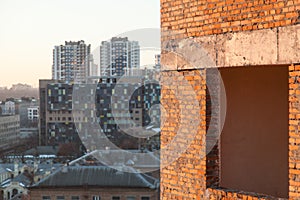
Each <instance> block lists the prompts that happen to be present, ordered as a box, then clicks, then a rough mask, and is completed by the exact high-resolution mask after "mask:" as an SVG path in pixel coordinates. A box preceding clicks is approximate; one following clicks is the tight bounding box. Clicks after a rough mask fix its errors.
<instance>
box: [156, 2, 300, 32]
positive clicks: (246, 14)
mask: <svg viewBox="0 0 300 200" xmlns="http://www.w3.org/2000/svg"><path fill="white" fill-rule="evenodd" d="M299 10H300V1H299V0H209V1H206V0H199V1H195V0H193V1H190V0H176V1H174V0H161V27H162V30H163V31H169V30H172V31H175V32H177V33H180V35H181V37H191V36H193V37H195V36H196V37H197V36H203V35H211V34H221V33H227V32H238V31H245V30H257V29H264V28H273V27H279V26H288V25H291V24H295V23H297V22H299V21H298V18H299V12H298V11H299Z"/></svg>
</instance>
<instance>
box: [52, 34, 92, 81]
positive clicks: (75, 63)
mask: <svg viewBox="0 0 300 200" xmlns="http://www.w3.org/2000/svg"><path fill="white" fill-rule="evenodd" d="M90 53H91V45H90V44H89V45H87V44H85V42H84V41H83V40H81V41H77V42H74V41H70V42H68V41H66V42H65V45H59V46H55V47H54V49H53V65H52V79H53V80H60V81H64V82H68V83H71V82H74V81H76V82H85V81H86V77H87V76H88V73H89V70H90Z"/></svg>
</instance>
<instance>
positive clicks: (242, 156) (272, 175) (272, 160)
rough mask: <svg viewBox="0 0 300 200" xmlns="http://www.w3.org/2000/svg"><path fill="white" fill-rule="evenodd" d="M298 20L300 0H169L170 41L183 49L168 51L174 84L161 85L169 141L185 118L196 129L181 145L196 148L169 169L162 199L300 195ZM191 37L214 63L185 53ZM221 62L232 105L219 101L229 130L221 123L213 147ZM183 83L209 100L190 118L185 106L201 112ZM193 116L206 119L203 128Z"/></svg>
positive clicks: (164, 21)
mask: <svg viewBox="0 0 300 200" xmlns="http://www.w3.org/2000/svg"><path fill="white" fill-rule="evenodd" d="M299 23H300V1H299V0H205V1H204V0H161V28H162V44H164V43H170V41H171V43H172V44H173V46H172V45H171V46H172V48H173V50H174V52H179V53H178V54H176V53H174V52H173V53H172V52H171V53H170V51H167V50H163V52H162V75H163V77H172V79H173V80H174V81H173V85H172V87H167V86H162V104H163V106H164V108H165V110H166V112H167V113H169V114H168V115H166V116H165V117H166V120H165V123H164V126H163V127H162V133H161V142H162V147H165V146H166V145H167V144H168V143H169V142H170V141H172V139H173V138H174V137H175V136H176V134H178V127H179V126H180V125H181V124H180V123H186V125H187V124H188V125H187V126H186V127H190V128H187V130H184V131H186V132H193V131H195V137H194V138H193V141H192V142H191V144H188V143H187V142H186V141H185V140H180V142H178V144H177V145H178V146H181V145H182V146H185V145H187V146H188V148H187V149H186V151H185V152H183V153H182V154H181V155H180V157H179V158H178V159H176V161H174V162H172V163H171V164H169V165H165V166H163V167H162V169H161V199H164V200H171V199H273V198H275V199H276V198H284V199H300V153H299V152H300V151H299V147H300V133H299V129H300V65H299V63H300V51H299V49H300V25H298V24H299ZM170 32H172V34H165V33H170ZM184 39H189V40H192V41H194V42H195V43H197V44H199V46H200V47H201V48H202V49H203V50H205V52H207V55H206V56H208V57H209V58H210V59H211V61H212V63H210V64H208V65H209V66H204V65H205V64H207V63H208V62H203V63H204V64H203V65H201V59H203V57H201V56H202V55H199V60H200V61H199V62H197V61H195V59H194V55H193V56H192V59H193V61H192V62H190V58H184V57H188V56H189V55H188V54H187V55H185V56H184V55H183V56H182V55H181V56H180V48H181V47H182V45H181V44H178V45H177V46H176V42H177V43H180V42H182V41H184ZM190 50H191V48H190ZM191 52H192V51H191ZM191 52H190V53H191ZM197 63H198V64H197ZM213 68H215V69H218V70H219V72H220V76H221V78H222V80H223V83H224V87H225V90H226V99H227V103H225V104H224V103H223V104H222V103H220V107H221V109H222V107H226V117H225V121H224V127H223V128H221V129H219V130H217V129H216V131H220V132H221V135H220V137H218V138H217V139H218V140H217V142H216V143H215V144H214V146H213V148H212V150H209V151H208V152H207V150H206V149H207V148H208V147H207V144H208V143H209V137H207V134H208V131H207V130H208V126H209V124H210V122H211V121H212V120H214V117H215V116H214V113H212V112H211V108H210V104H211V98H212V97H211V95H212V92H211V91H208V90H207V78H208V76H207V74H209V71H210V70H211V69H213ZM182 77H184V80H183V79H182ZM182 81H187V82H188V83H189V84H190V85H191V86H192V87H193V89H194V91H195V94H196V100H197V102H198V103H199V106H200V111H199V112H196V113H195V114H194V119H189V120H183V121H182V120H180V119H182V118H184V116H182V112H181V110H185V112H189V113H193V112H195V110H196V109H195V108H194V107H193V106H190V105H188V104H186V105H181V104H180V100H178V98H177V97H176V95H175V92H174V90H176V89H178V88H179V89H180V87H181V86H182ZM216 88H219V87H218V86H217V85H216ZM184 95H185V96H186V97H189V95H190V93H188V92H186V93H185V94H184ZM170 113H171V114H170ZM193 120H194V121H197V120H200V123H199V124H197V127H196V128H195V127H194V126H193V125H192V124H193ZM219 123H220V122H219ZM169 157H172V152H171V151H165V152H164V151H163V153H162V161H163V162H164V160H168V159H169Z"/></svg>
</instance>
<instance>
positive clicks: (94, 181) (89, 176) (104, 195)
mask: <svg viewBox="0 0 300 200" xmlns="http://www.w3.org/2000/svg"><path fill="white" fill-rule="evenodd" d="M158 191H159V180H158V179H155V178H153V177H151V176H148V175H145V174H139V173H126V172H121V171H118V170H116V169H112V168H110V167H107V166H64V167H62V168H61V169H59V170H57V171H56V172H54V173H53V174H51V175H50V176H48V177H46V178H45V179H42V180H41V181H39V182H38V183H36V184H35V185H33V186H32V187H30V196H31V198H32V199H44V200H46V199H47V200H51V199H66V200H67V199H72V200H76V199H80V200H84V199H92V200H100V199H101V200H157V199H159V192H158Z"/></svg>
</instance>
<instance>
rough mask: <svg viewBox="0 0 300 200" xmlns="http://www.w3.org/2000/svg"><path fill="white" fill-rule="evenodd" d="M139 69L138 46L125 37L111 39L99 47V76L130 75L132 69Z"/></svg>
mask: <svg viewBox="0 0 300 200" xmlns="http://www.w3.org/2000/svg"><path fill="white" fill-rule="evenodd" d="M139 67H140V46H139V43H138V42H137V41H129V40H128V38H127V37H124V38H122V37H113V38H112V39H111V40H110V41H103V42H102V43H101V46H100V75H101V76H122V75H130V73H131V70H132V69H137V68H139Z"/></svg>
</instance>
